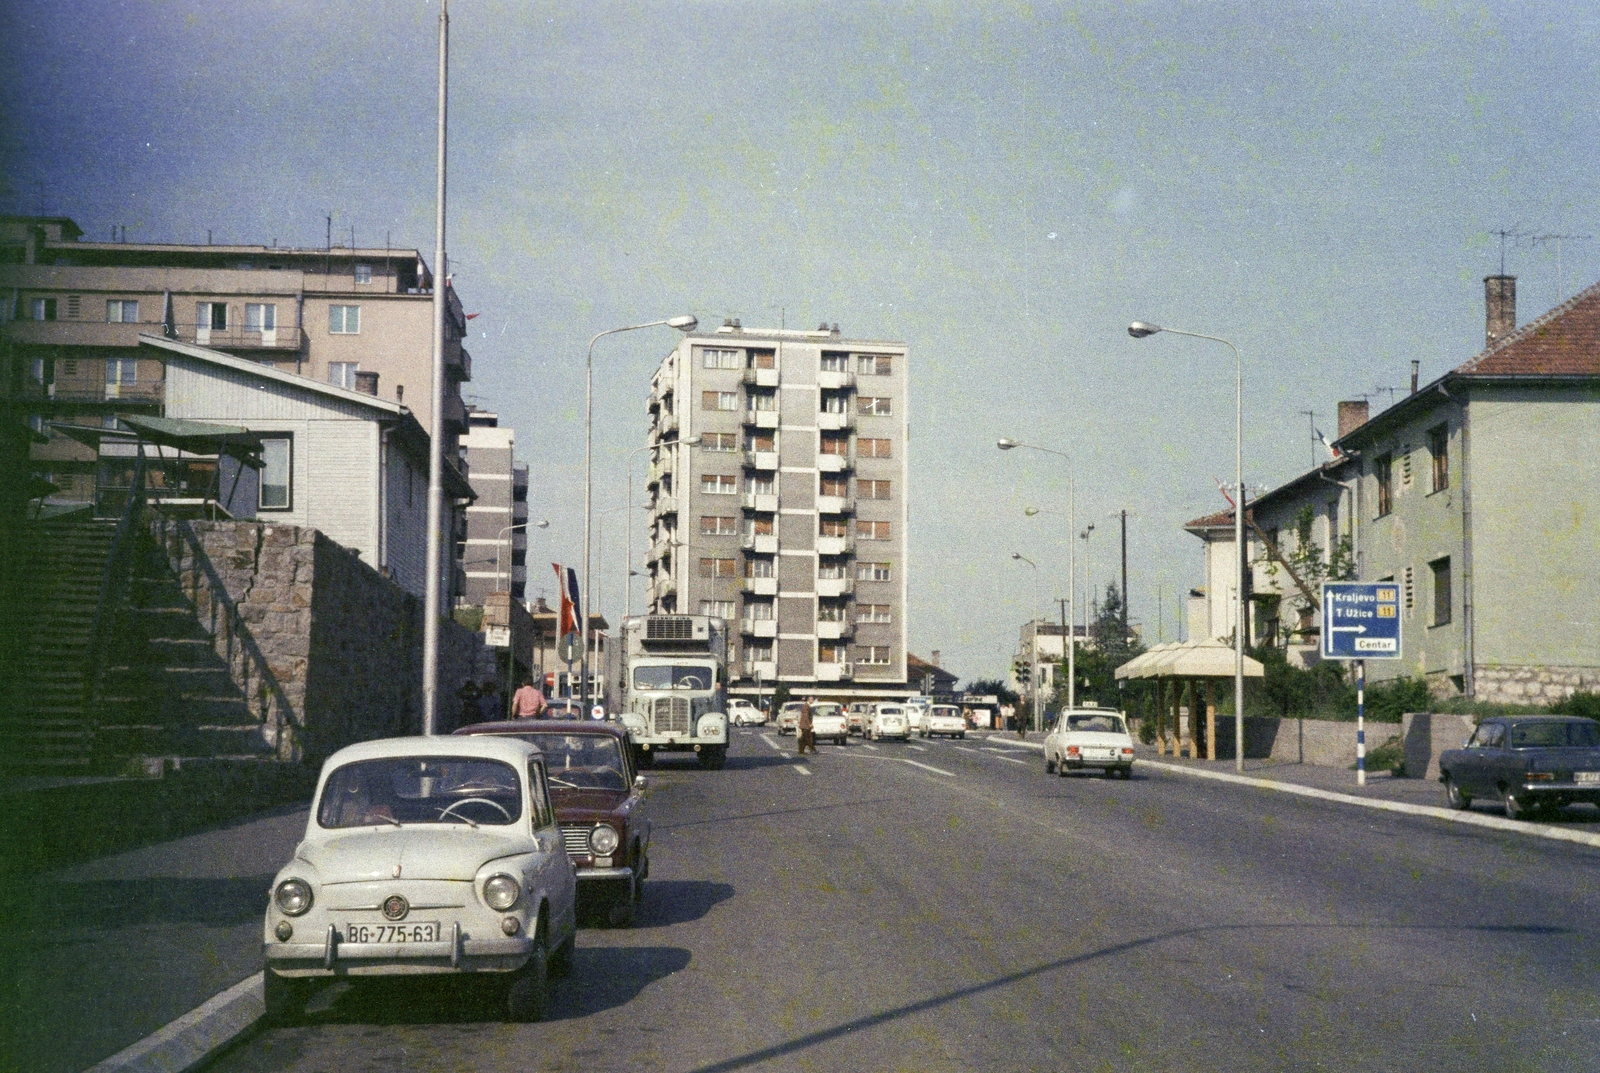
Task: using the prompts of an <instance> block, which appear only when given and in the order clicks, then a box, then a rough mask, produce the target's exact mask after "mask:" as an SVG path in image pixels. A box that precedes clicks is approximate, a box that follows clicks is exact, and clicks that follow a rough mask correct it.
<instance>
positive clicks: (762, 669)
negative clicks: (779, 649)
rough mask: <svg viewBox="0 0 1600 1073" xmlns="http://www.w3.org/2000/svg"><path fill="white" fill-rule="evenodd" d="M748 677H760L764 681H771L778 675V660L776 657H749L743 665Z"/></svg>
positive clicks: (742, 667)
mask: <svg viewBox="0 0 1600 1073" xmlns="http://www.w3.org/2000/svg"><path fill="white" fill-rule="evenodd" d="M741 669H742V670H743V671H744V676H745V677H746V678H759V679H761V680H762V681H763V682H770V681H772V680H773V679H775V678H777V677H778V661H777V660H775V659H747V660H745V661H744V663H743V664H742V665H741Z"/></svg>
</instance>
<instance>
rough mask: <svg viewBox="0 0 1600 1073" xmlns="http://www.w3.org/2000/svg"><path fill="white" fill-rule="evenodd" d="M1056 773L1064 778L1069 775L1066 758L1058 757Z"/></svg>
mask: <svg viewBox="0 0 1600 1073" xmlns="http://www.w3.org/2000/svg"><path fill="white" fill-rule="evenodd" d="M1056 774H1057V775H1059V776H1061V777H1062V778H1063V779H1064V778H1066V777H1067V762H1066V761H1065V760H1059V759H1058V760H1057V761H1056Z"/></svg>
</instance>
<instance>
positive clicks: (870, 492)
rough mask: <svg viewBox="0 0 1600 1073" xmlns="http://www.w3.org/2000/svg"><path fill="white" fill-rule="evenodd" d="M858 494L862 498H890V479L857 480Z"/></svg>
mask: <svg viewBox="0 0 1600 1073" xmlns="http://www.w3.org/2000/svg"><path fill="white" fill-rule="evenodd" d="M856 494H857V495H859V496H860V497H861V498H862V499H888V498H890V495H889V482H888V481H857V482H856Z"/></svg>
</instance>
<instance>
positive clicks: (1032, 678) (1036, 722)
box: [1011, 551, 1071, 731]
mask: <svg viewBox="0 0 1600 1073" xmlns="http://www.w3.org/2000/svg"><path fill="white" fill-rule="evenodd" d="M1011 558H1012V559H1013V560H1015V561H1017V562H1020V563H1027V564H1028V565H1029V566H1031V567H1033V623H1032V625H1033V671H1032V673H1030V674H1029V675H1028V684H1029V685H1030V686H1031V687H1032V689H1033V729H1034V730H1035V731H1038V730H1039V729H1041V721H1040V719H1039V564H1038V563H1036V562H1034V561H1033V560H1032V559H1030V558H1028V557H1027V556H1026V555H1024V554H1022V553H1021V552H1020V551H1014V552H1012V553H1011ZM1068 707H1071V705H1068Z"/></svg>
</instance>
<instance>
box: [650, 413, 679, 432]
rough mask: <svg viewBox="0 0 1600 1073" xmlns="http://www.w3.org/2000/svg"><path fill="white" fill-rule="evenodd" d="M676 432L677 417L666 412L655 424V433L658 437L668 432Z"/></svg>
mask: <svg viewBox="0 0 1600 1073" xmlns="http://www.w3.org/2000/svg"><path fill="white" fill-rule="evenodd" d="M676 431H678V415H677V414H675V413H673V412H672V411H670V410H668V411H667V412H665V413H663V414H662V415H661V417H660V419H659V420H658V421H657V422H656V427H655V433H656V435H657V436H658V437H661V436H665V435H667V433H669V432H676Z"/></svg>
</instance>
